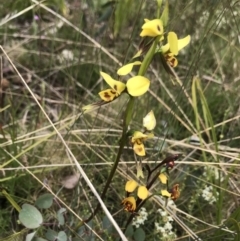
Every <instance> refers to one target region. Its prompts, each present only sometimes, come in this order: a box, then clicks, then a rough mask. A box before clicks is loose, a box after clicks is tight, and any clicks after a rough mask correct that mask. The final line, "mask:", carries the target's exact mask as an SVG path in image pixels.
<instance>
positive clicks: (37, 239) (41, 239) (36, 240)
mask: <svg viewBox="0 0 240 241" xmlns="http://www.w3.org/2000/svg"><path fill="white" fill-rule="evenodd" d="M33 241H47V239H44V238H36V237H35V238H33Z"/></svg>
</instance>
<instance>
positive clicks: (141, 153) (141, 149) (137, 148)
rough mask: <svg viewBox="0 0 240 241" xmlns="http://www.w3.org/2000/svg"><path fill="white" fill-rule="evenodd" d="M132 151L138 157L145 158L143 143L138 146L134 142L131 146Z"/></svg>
mask: <svg viewBox="0 0 240 241" xmlns="http://www.w3.org/2000/svg"><path fill="white" fill-rule="evenodd" d="M133 151H134V152H135V153H136V154H137V155H138V156H145V155H146V153H145V148H144V145H143V143H140V144H138V143H137V142H135V143H134V144H133Z"/></svg>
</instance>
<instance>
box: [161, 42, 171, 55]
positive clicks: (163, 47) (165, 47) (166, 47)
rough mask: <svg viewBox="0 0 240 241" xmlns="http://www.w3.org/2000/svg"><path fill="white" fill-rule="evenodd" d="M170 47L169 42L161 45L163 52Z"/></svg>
mask: <svg viewBox="0 0 240 241" xmlns="http://www.w3.org/2000/svg"><path fill="white" fill-rule="evenodd" d="M169 48H170V46H169V43H167V44H165V45H163V46H162V47H161V52H162V53H163V54H164V53H166V52H167V51H168V50H169Z"/></svg>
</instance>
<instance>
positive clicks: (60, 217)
mask: <svg viewBox="0 0 240 241" xmlns="http://www.w3.org/2000/svg"><path fill="white" fill-rule="evenodd" d="M65 211H66V208H60V209H59V210H58V211H57V220H58V223H59V225H64V223H65V218H64V216H63V213H64V212H65Z"/></svg>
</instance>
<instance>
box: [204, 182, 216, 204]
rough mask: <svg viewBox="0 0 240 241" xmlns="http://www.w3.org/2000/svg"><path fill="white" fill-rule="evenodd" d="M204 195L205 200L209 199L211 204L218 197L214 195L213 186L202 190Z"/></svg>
mask: <svg viewBox="0 0 240 241" xmlns="http://www.w3.org/2000/svg"><path fill="white" fill-rule="evenodd" d="M202 197H203V199H204V200H206V201H208V202H209V203H210V204H213V203H214V202H216V198H215V196H214V195H213V187H212V186H208V187H206V188H205V189H204V190H203V191H202Z"/></svg>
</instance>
